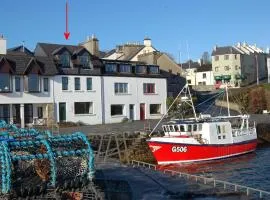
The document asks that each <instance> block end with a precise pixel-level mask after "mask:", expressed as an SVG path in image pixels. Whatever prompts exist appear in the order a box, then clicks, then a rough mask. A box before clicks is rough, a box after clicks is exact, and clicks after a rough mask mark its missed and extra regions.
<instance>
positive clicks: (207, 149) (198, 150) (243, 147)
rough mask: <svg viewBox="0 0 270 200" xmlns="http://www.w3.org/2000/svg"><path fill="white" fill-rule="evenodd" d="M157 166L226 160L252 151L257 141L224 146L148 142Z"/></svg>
mask: <svg viewBox="0 0 270 200" xmlns="http://www.w3.org/2000/svg"><path fill="white" fill-rule="evenodd" d="M148 146H149V148H150V149H151V151H152V153H153V155H154V157H155V158H156V160H157V162H158V163H159V164H169V163H181V162H195V161H206V160H213V159H221V158H227V157H231V156H236V155H241V154H245V153H249V152H251V151H254V150H255V149H256V146H257V140H250V141H246V142H241V143H234V144H226V145H194V144H185V143H178V144H176V143H164V142H154V141H153V142H151V141H148Z"/></svg>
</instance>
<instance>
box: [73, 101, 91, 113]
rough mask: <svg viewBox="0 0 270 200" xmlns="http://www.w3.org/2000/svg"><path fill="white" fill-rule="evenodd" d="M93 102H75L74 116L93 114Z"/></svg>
mask: <svg viewBox="0 0 270 200" xmlns="http://www.w3.org/2000/svg"><path fill="white" fill-rule="evenodd" d="M93 110H94V109H93V102H74V114H75V115H81V114H93V113H94V111H93Z"/></svg>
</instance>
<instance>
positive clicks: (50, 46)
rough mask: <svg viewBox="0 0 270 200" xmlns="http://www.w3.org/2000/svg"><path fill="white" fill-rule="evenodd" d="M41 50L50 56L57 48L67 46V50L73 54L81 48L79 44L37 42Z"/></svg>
mask: <svg viewBox="0 0 270 200" xmlns="http://www.w3.org/2000/svg"><path fill="white" fill-rule="evenodd" d="M37 45H39V46H40V47H41V48H42V50H43V51H44V52H45V54H46V55H47V56H52V55H53V53H55V52H56V51H57V50H60V49H62V48H64V47H65V48H67V50H68V51H69V52H70V53H71V54H73V53H74V52H76V51H77V50H79V49H81V48H83V47H81V46H75V45H66V44H50V43H37Z"/></svg>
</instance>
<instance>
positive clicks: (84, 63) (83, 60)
mask: <svg viewBox="0 0 270 200" xmlns="http://www.w3.org/2000/svg"><path fill="white" fill-rule="evenodd" d="M78 58H79V61H80V64H81V65H82V67H84V68H90V57H89V56H88V55H82V56H78Z"/></svg>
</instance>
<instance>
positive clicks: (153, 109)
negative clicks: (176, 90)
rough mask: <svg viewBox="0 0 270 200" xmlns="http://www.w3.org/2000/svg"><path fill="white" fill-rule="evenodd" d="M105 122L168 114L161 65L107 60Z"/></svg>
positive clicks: (104, 77)
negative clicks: (160, 70) (160, 71)
mask: <svg viewBox="0 0 270 200" xmlns="http://www.w3.org/2000/svg"><path fill="white" fill-rule="evenodd" d="M104 62H105V71H104V74H103V76H102V82H103V84H102V86H103V87H104V99H103V106H104V116H105V119H104V120H105V123H114V122H120V121H122V120H123V119H124V118H128V119H133V120H144V119H157V118H161V116H162V115H163V114H165V113H166V97H167V80H166V78H165V77H162V76H161V75H160V73H159V68H158V66H154V65H136V64H134V63H133V64H132V63H131V62H119V61H118V62H117V61H104Z"/></svg>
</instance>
